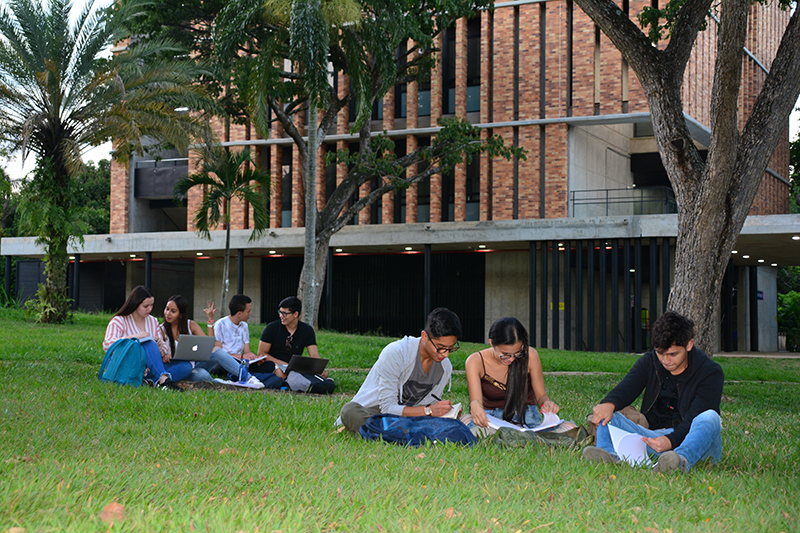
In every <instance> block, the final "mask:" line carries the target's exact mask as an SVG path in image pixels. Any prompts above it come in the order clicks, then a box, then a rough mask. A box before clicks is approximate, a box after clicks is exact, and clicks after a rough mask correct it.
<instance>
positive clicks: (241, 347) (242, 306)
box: [214, 294, 256, 359]
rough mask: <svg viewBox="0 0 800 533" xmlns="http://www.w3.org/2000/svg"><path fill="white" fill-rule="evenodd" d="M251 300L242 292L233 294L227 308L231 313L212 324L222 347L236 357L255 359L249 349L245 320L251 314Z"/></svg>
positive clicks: (248, 336)
mask: <svg viewBox="0 0 800 533" xmlns="http://www.w3.org/2000/svg"><path fill="white" fill-rule="evenodd" d="M251 302H252V300H250V297H249V296H245V295H244V294H235V295H234V296H233V297H232V298H231V300H230V302H228V309H229V310H230V312H231V314H230V315H229V316H226V317H224V318H220V319H219V320H217V322H216V324H214V337H216V339H217V342H219V343H220V344H221V345H222V349H223V350H225V351H226V352H228V353H229V354H231V355H232V356H233V357H235V358H236V359H242V358H244V359H255V357H256V355H255V354H254V353H253V351H252V350H251V349H250V328H249V326H248V325H247V321H248V320H249V319H250V315H251V314H253V306H252V303H251Z"/></svg>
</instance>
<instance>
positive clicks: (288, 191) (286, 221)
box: [281, 146, 292, 228]
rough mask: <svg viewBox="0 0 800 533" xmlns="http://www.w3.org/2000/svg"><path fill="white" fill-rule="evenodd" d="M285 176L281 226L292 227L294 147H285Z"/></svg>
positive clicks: (283, 165) (283, 167) (283, 171)
mask: <svg viewBox="0 0 800 533" xmlns="http://www.w3.org/2000/svg"><path fill="white" fill-rule="evenodd" d="M281 172H282V176H283V190H282V191H281V192H282V193H283V194H282V197H283V199H282V203H281V210H282V212H281V227H282V228H291V227H292V148H291V146H284V147H283V162H282V167H281Z"/></svg>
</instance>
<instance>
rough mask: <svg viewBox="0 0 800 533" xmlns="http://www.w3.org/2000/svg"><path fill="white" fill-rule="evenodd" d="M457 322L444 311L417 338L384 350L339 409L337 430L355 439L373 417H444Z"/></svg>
mask: <svg viewBox="0 0 800 533" xmlns="http://www.w3.org/2000/svg"><path fill="white" fill-rule="evenodd" d="M460 337H461V321H460V320H459V319H458V316H457V315H456V314H455V313H454V312H452V311H450V310H449V309H446V308H444V307H439V308H437V309H434V310H433V311H431V313H430V314H429V315H428V319H427V321H426V323H425V329H424V330H423V331H422V333H421V334H420V336H419V337H403V338H402V339H400V340H397V341H394V342H392V343H390V344H389V345H387V346H386V347H385V348H384V349H383V351H381V354H380V356H379V357H378V360H377V361H376V363H375V364H374V365H373V367H372V369H370V371H369V374H367V378H366V379H365V380H364V383H363V384H362V385H361V388H360V389H359V390H358V393H356V395H355V397H354V398H353V400H352V401H350V402H348V403H346V404H345V405H344V407H342V412H341V416H340V417H339V419H338V420H337V421H336V424H337V425H340V424H344V427H346V428H347V429H348V430H350V431H352V432H354V433H357V432H358V430H359V428H360V427H361V426H363V425H364V423H365V422H366V421H367V419H368V418H369V417H370V416H372V415H377V414H380V413H389V414H393V415H401V416H437V417H441V416H445V415H446V414H448V413H449V412H450V411H451V410H452V408H453V402H451V401H450V400H442V394H443V392H444V387H445V385H446V384H447V383H448V382H449V381H450V376H451V375H452V373H453V365H452V363H450V360H449V359H448V357H449V356H450V354H451V353H452V352H454V351H456V350H458V339H459V338H460Z"/></svg>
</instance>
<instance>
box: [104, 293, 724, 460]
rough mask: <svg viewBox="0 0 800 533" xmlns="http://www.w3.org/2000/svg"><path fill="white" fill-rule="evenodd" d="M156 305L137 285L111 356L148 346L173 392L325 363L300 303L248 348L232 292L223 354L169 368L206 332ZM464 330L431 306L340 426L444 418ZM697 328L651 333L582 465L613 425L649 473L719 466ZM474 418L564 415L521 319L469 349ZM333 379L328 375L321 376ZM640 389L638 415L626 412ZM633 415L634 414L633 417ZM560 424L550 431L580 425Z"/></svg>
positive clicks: (712, 401) (241, 311)
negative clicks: (642, 447)
mask: <svg viewBox="0 0 800 533" xmlns="http://www.w3.org/2000/svg"><path fill="white" fill-rule="evenodd" d="M153 303H154V298H153V296H152V294H151V293H150V291H149V290H148V289H146V288H145V287H141V286H140V287H137V288H135V289H134V290H133V292H132V293H131V295H130V296H129V297H128V301H126V302H125V304H124V305H123V306H122V308H121V309H120V310H119V311H118V312H117V314H116V315H115V316H114V318H112V320H111V322H110V323H109V325H108V329H107V331H106V338H105V341H104V343H103V347H104V349H108V347H109V346H110V345H111V344H112V343H113V342H114V341H115V340H117V339H119V338H123V337H133V338H139V339H148V341H147V342H145V343H144V344H143V346H145V345H150V348H149V349H148V350H146V353H147V354H148V355H147V369H148V374H147V376H148V377H149V378H150V379H151V380H152V381H153V383H154V384H155V385H157V386H158V385H161V386H170V385H169V384H170V383H173V382H175V381H179V380H181V379H187V378H190V379H196V380H209V379H212V378H211V375H210V373H211V372H214V371H218V370H222V371H227V372H230V373H233V372H232V370H234V367H235V369H238V367H239V362H238V361H237V360H236V358H245V359H255V358H256V357H257V356H267V357H266V358H264V359H262V360H261V361H260V362H259V363H260V364H257V365H253V366H252V367H251V374H252V376H251V379H252V380H255V381H253V383H255V382H258V383H263V384H265V385H267V384H268V385H269V386H270V387H272V388H279V384H280V383H283V381H284V380H285V379H286V378H287V376H286V375H285V374H284V373H283V372H282V371H281V366H280V365H282V364H284V363H285V362H287V361H288V360H289V358H290V357H291V355H293V354H294V355H302V353H303V351H304V349H307V351H308V355H309V356H311V357H319V352H318V349H317V345H316V337H315V334H314V330H313V328H312V327H311V326H310V325H308V324H306V323H304V322H300V320H299V316H300V312H301V310H302V304H301V303H300V300H298V299H297V298H294V297H289V298H286V299H284V300H283V301H281V303H280V309H279V316H280V320H278V321H275V322H271V323H269V324H267V326H266V328H265V329H264V332H263V334H262V336H261V340H260V342H259V347H258V352H257V353H253V352H252V351H251V350H250V343H249V330H248V326H247V319H248V318H249V317H250V313H251V309H250V307H251V304H250V299H249V298H248V297H246V296H243V295H236V296H234V297H233V298H232V299H231V301H230V305H229V308H230V313H231V314H230V316H228V317H225V318H223V319H220V320H219V321H217V322H216V324H215V323H214V321H213V316H214V313H215V309H214V306H213V304H209V306H208V307H207V308H206V309H204V311H205V313H206V315H207V317H208V327H209V334H211V330H212V329H213V330H214V335H215V337H216V345H217V347H216V350H215V352H214V355H213V356H212V358H211V359H210V360H209V361H206V362H203V363H190V362H172V361H171V360H170V359H171V354H172V353H174V349H175V342H177V341H178V339H179V338H180V335H181V333H184V334H186V333H190V332H191V333H192V334H195V335H202V334H203V332H202V329H201V328H200V326H199V325H198V324H196V323H195V322H193V321H191V320H188V319H187V318H186V307H187V305H188V302H187V301H186V299H185V298H183V297H180V296H173V297H172V298H170V299H169V301H168V302H167V306H166V308H165V310H164V323H163V324H162V325H160V326H159V325H158V321H157V320H156V319H155V318H154V317H152V316H151V315H150V313H151V311H152V309H153ZM461 336H462V330H461V322H460V320H459V318H458V316H457V315H456V314H455V313H454V312H452V311H450V310H449V309H446V308H443V307H440V308H437V309H434V310H433V311H432V312H431V313H430V314H429V315H428V317H427V320H426V324H425V328H424V329H423V330H422V332H421V333H420V336H419V337H410V336H406V337H404V338H402V339H399V340H397V341H394V342H392V343H390V344H388V345H387V346H386V347H385V348H384V349H383V350H382V351H381V353H380V356H379V357H378V360H377V361H376V362H375V364H374V365H373V367H372V368H371V369H370V371H369V374H368V375H367V377H366V379H365V380H364V382H363V384H362V385H361V388H360V389H359V390H358V392H357V393H356V395H355V396H354V397H353V399H352V400H351V401H350V402H348V403H346V404H345V405H344V407H342V410H341V414H340V417H339V419H337V420H336V424H337V425H344V427H345V428H347V429H348V430H350V431H352V432H355V433H357V432H358V431H359V428H360V427H361V426H362V425H363V424H364V423H365V422H366V421H367V419H369V418H370V417H371V416H373V415H378V414H392V415H397V416H409V417H411V416H432V417H442V416H447V415H448V414H450V413H451V411H453V403H452V402H451V401H450V400H445V399H443V396H444V392H445V387H446V386H447V384H448V383H449V382H450V379H451V375H452V372H453V365H452V364H451V362H450V360H449V359H448V357H449V356H450V354H451V353H452V352H454V351H456V350H458V349H459V339H460V338H461ZM693 338H694V325H693V323H692V322H691V321H690V320H689V319H688V318H686V317H684V316H682V315H680V314H678V313H676V312H672V311H670V312H667V313H664V314H663V315H662V316H661V317H660V318H659V319H658V320H656V322H655V323H654V324H653V328H652V341H653V347H654V348H653V350H651V351H649V352H647V353H645V354H644V355H642V356H641V357H640V358H639V359H638V360H637V362H636V363H635V364H634V365H633V367H632V369H631V370H630V372H628V374H627V375H626V376H625V378H624V379H623V380H622V381H621V382H620V383H619V384H618V385H617V386H616V387H614V389H613V390H612V391H611V392H610V393H609V394H608V395H606V397H605V398H604V399H603V400H602V401H601V402H600V403H599V404H598V405H596V406H595V407H594V408H593V412H592V414H590V415H589V417H588V422H589V423H591V424H592V425H593V426H596V446H587V447H585V448H584V450H583V457H584V458H585V459H587V460H590V461H599V462H608V463H617V462H620V460H621V459H620V457H619V456H618V455H617V452H616V451H615V448H614V444H613V442H612V437H611V434H610V430H609V427H610V426H611V427H617V428H621V429H623V430H625V431H628V432H630V433H635V434H638V435H641V437H642V440H643V441H644V442H645V443H646V445H647V451H648V453H649V454H656V455H658V462H657V463H656V465H655V468H654V470H655V471H657V472H668V471H672V470H680V471H684V472H686V471H688V470H689V469H690V468H691V467H692V466H694V465H695V464H696V463H697V462H698V461H701V460H703V459H708V458H710V459H711V460H712V461H714V462H717V461H719V460H720V458H721V455H722V438H721V422H720V414H719V413H720V401H721V397H722V386H723V383H724V375H723V372H722V368H721V367H720V366H719V365H718V364H717V363H716V362H714V361H712V360H711V359H710V358H709V357H708V356H706V355H705V354H704V353H703V352H702V351H700V350H699V349H698V348H697V347H696V346H694V340H693ZM465 366H466V376H467V385H468V388H469V399H470V404H469V410H470V412H469V414H466V415H464V416H462V417H461V420H462V421H463V422H464V423H465V424H467V426H469V427H470V428H471V429H472V430H473V433H475V434H476V435H486V434H488V433H490V432H491V430H490V428H489V418H488V416H492V417H495V418H498V419H502V420H504V421H507V422H511V423H513V424H517V425H521V426H526V427H535V426H537V425H539V424H540V423H541V421H542V414H545V413H558V411H559V406H558V405H557V404H556V403H555V402H553V401H552V400H551V399H550V398H549V397H548V395H547V392H546V391H545V386H544V374H543V372H542V364H541V361H540V359H539V354H538V353H537V352H536V350H535V349H534V348H532V347H531V346H529V343H528V332H527V331H526V329H525V327H524V326H523V325H522V323H520V321H519V320H517V319H516V318H513V317H505V318H501V319H499V320H497V321H496V322H495V323H494V324H492V326H491V328H490V330H489V348H486V349H483V350H480V351H478V352H475V353H473V354H472V355H470V356H469V357H468V358H467V361H466V365H465ZM325 377H327V375H326V376H325ZM642 393H644V396H643V399H642V407H641V412H639V411H636V410H635V409H632V408H631V407H630V406H631V404H632V403H633V402H634V401H635V400H636V399H637V398H638V397H639V396H640V395H641V394H642ZM629 417H630V418H629ZM574 427H575V425H574V424H573V423H572V422H561V424H560V425H559V426H558V427H556V428H555V431H566V430H568V429H570V428H574Z"/></svg>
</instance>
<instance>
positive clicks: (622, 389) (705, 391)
mask: <svg viewBox="0 0 800 533" xmlns="http://www.w3.org/2000/svg"><path fill="white" fill-rule="evenodd" d="M667 373H668V372H667V370H666V369H665V368H664V367H663V366H661V362H660V361H659V360H658V356H657V355H656V353H655V352H654V351H650V352H647V353H646V354H644V355H643V356H641V357H640V358H639V360H638V361H636V363H635V364H634V365H633V368H631V370H630V372H628V375H626V376H625V378H623V380H622V381H621V382H620V383H619V384H618V385H617V386H616V387H614V390H612V391H611V392H610V393H608V395H607V396H606V397H605V398H604V399H603V402H602V403H605V402H611V403H613V404H614V406H615V407H616V410H617V411H619V410H620V409H623V408H625V407H627V406H628V405H630V404H631V403H633V401H634V400H636V398H638V397H639V395H640V394H641V393H642V390H644V397H643V398H642V409H641V410H642V413H644V415H645V417H646V418H647V421H648V423H649V424H650V429H661V428H659V427H657V426H654V424H656V420H657V417H656V416H655V412H654V407H655V405H656V399H657V398H658V394H659V393H660V392H661V383H662V381H663V379H664V377H665V376H666V374H667ZM681 376H682V377H685V381H683V382H682V383H681V386H679V387H678V411H679V412H680V416H681V418H682V421H681V422H680V424H678V425H677V427H675V431H673V432H672V433H670V434H669V435H667V437H668V438H669V440H670V442H672V449H673V450H674V449H675V448H677V447H678V446H680V444H681V443H682V442H683V439H684V438H685V437H686V434H687V433H689V428H690V427H691V425H692V420H694V417H696V416H697V415H699V414H700V413H702V412H703V411H707V410H709V409H713V410H714V411H716V412H717V413H719V402H720V399H721V398H722V386H723V384H724V382H725V376H724V374H723V373H722V368H721V367H720V366H719V365H718V364H717V363H715V362H714V361H712V360H711V359H709V358H708V356H706V354H704V353H703V352H701V351H700V350H699V349H697V348H692V349H691V350H690V351H689V366H688V367H687V368H686V370H684V371H683V373H682V374H681Z"/></svg>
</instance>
